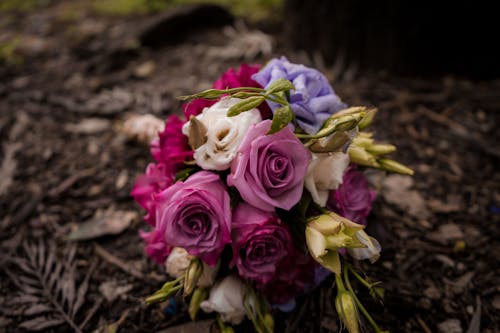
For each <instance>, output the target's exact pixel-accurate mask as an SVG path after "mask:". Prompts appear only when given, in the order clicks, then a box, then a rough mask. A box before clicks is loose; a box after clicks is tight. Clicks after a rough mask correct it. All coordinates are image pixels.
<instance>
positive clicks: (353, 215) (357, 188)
mask: <svg viewBox="0 0 500 333" xmlns="http://www.w3.org/2000/svg"><path fill="white" fill-rule="evenodd" d="M373 200H375V192H374V191H371V190H370V188H369V186H368V181H367V179H366V177H365V175H364V174H363V173H361V172H358V171H355V169H354V168H353V167H350V168H348V169H347V171H346V172H345V173H344V176H343V181H342V184H341V185H340V186H339V188H338V189H337V190H335V191H332V192H331V194H330V199H329V201H328V205H327V206H328V207H329V208H330V209H332V210H334V211H336V212H337V213H339V214H340V215H341V216H343V217H345V218H347V219H349V220H351V221H353V222H356V223H359V224H366V217H367V216H368V214H370V211H371V209H372V203H373Z"/></svg>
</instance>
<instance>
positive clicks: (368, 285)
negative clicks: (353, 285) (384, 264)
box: [347, 265, 373, 289]
mask: <svg viewBox="0 0 500 333" xmlns="http://www.w3.org/2000/svg"><path fill="white" fill-rule="evenodd" d="M347 269H348V270H349V271H350V272H351V274H352V275H354V277H355V278H356V279H358V281H359V282H361V283H362V284H363V285H364V286H365V287H366V288H368V289H372V288H373V285H372V284H371V283H369V282H368V281H366V280H365V279H363V278H362V277H361V275H359V274H358V272H356V271H355V270H354V269H353V268H352V267H351V265H347Z"/></svg>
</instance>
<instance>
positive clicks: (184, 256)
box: [165, 247, 220, 288]
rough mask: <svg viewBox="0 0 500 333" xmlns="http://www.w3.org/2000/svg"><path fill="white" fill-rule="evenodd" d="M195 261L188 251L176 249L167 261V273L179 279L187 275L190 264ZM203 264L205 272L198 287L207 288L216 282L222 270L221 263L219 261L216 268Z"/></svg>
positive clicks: (199, 280) (198, 282)
mask: <svg viewBox="0 0 500 333" xmlns="http://www.w3.org/2000/svg"><path fill="white" fill-rule="evenodd" d="M193 259H194V256H192V255H190V254H189V253H187V251H186V250H184V249H183V248H181V247H174V248H173V249H172V252H170V255H169V256H168V257H167V260H166V261H165V271H166V272H167V274H168V275H170V276H171V277H174V278H178V277H180V276H182V275H184V274H185V272H186V269H188V267H189V264H190V263H191V260H193ZM202 264H203V270H202V273H201V276H200V277H199V279H198V281H197V284H196V285H197V286H198V287H204V288H207V287H210V286H211V285H213V284H214V282H215V277H216V276H217V273H218V271H219V268H220V261H218V262H217V264H216V265H214V266H209V265H207V264H206V263H204V262H202Z"/></svg>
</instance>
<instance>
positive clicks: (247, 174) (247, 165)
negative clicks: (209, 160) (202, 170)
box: [227, 120, 311, 212]
mask: <svg viewBox="0 0 500 333" xmlns="http://www.w3.org/2000/svg"><path fill="white" fill-rule="evenodd" d="M270 128H271V121H270V120H264V121H262V122H260V123H258V124H256V125H253V126H251V127H250V129H249V130H248V132H247V134H246V135H245V138H244V139H243V141H242V143H241V145H240V148H239V150H238V155H237V156H236V158H235V159H234V160H233V162H232V164H231V174H230V175H229V176H228V177H227V184H228V185H229V186H235V187H236V188H237V189H238V191H239V193H240V194H241V196H242V198H243V200H245V201H246V202H247V203H249V204H251V205H252V206H254V207H257V208H259V209H262V210H265V211H270V212H271V211H274V209H275V208H282V209H285V210H289V209H290V208H292V207H293V206H294V205H295V204H296V203H297V202H298V201H299V200H300V198H301V196H302V192H303V188H304V177H305V175H306V172H307V165H308V162H309V159H310V158H311V153H310V152H309V151H308V150H307V149H306V148H305V147H304V145H303V144H302V143H301V142H300V141H299V140H298V139H297V138H296V137H295V135H294V134H293V132H292V131H291V129H290V128H288V127H286V128H284V129H282V130H281V131H279V132H276V133H274V134H271V135H267V133H268V132H269V129H270Z"/></svg>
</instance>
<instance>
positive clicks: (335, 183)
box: [304, 152, 349, 207]
mask: <svg viewBox="0 0 500 333" xmlns="http://www.w3.org/2000/svg"><path fill="white" fill-rule="evenodd" d="M348 165H349V155H347V154H344V153H342V152H335V153H329V154H313V158H312V160H311V162H310V163H309V166H308V169H307V175H306V178H305V182H304V185H305V187H306V189H307V190H308V191H309V192H310V193H311V196H312V199H313V201H314V202H315V203H317V204H318V205H320V206H321V207H324V206H326V202H327V201H328V195H329V193H330V191H332V190H336V189H337V188H338V187H339V185H340V184H342V176H343V174H344V171H345V169H346V168H347V166H348Z"/></svg>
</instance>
